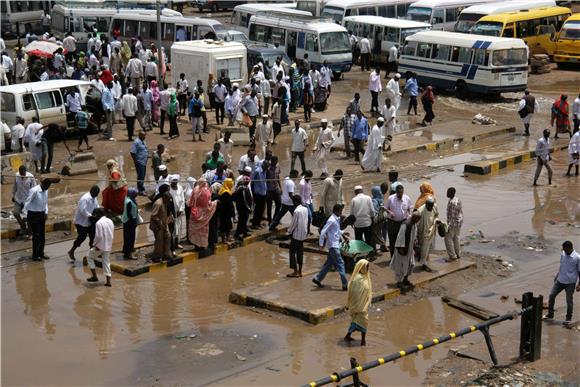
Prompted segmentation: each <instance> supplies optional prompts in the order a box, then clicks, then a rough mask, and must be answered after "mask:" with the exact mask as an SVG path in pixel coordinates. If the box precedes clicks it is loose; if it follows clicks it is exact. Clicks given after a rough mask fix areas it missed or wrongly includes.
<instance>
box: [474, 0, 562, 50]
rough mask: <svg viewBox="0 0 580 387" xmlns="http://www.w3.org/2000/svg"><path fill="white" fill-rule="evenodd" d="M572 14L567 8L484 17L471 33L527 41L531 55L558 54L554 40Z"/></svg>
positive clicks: (548, 8)
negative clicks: (555, 51)
mask: <svg viewBox="0 0 580 387" xmlns="http://www.w3.org/2000/svg"><path fill="white" fill-rule="evenodd" d="M571 14H572V12H571V11H570V9H569V8H566V7H545V8H533V9H528V10H521V11H518V12H506V13H498V14H496V15H489V16H484V17H482V18H481V19H479V21H478V22H477V23H476V24H475V26H474V27H473V29H472V30H471V33H473V34H477V35H490V36H501V37H504V38H519V39H523V40H524V41H525V42H526V44H527V45H528V48H529V51H530V55H534V54H548V55H550V56H552V55H553V54H554V46H555V45H554V42H553V41H552V38H553V37H554V36H555V34H556V32H557V31H559V30H560V28H561V27H562V24H564V21H565V20H566V19H567V18H568V17H569V16H570V15H571Z"/></svg>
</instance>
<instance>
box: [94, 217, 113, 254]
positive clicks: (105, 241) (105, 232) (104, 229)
mask: <svg viewBox="0 0 580 387" xmlns="http://www.w3.org/2000/svg"><path fill="white" fill-rule="evenodd" d="M114 233H115V225H114V224H113V221H112V220H111V219H109V218H107V217H106V216H103V217H102V218H101V219H99V221H98V222H97V223H96V224H95V239H94V243H93V246H95V247H97V248H98V249H99V250H101V251H112V250H113V235H114Z"/></svg>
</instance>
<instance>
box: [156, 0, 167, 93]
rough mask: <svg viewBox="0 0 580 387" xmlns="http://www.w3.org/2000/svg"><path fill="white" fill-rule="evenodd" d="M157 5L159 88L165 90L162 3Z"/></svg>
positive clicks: (157, 1) (159, 2)
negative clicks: (162, 71)
mask: <svg viewBox="0 0 580 387" xmlns="http://www.w3.org/2000/svg"><path fill="white" fill-rule="evenodd" d="M155 3H156V4H157V73H158V74H159V82H157V86H158V87H159V89H160V90H163V77H162V74H161V70H162V69H163V62H162V61H164V60H165V58H164V55H161V52H162V50H161V48H162V47H163V46H162V45H161V1H160V0H156V2H155Z"/></svg>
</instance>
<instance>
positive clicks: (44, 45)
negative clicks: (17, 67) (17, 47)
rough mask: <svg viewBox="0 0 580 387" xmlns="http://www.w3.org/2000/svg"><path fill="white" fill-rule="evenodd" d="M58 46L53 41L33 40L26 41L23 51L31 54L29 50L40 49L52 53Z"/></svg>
mask: <svg viewBox="0 0 580 387" xmlns="http://www.w3.org/2000/svg"><path fill="white" fill-rule="evenodd" d="M59 47H60V46H59V45H58V44H56V43H54V42H49V41H46V40H35V41H34V42H30V43H28V44H27V45H26V47H24V52H26V53H27V54H28V55H32V54H31V52H33V51H40V52H44V53H48V54H50V55H52V53H53V52H55V51H56V50H57V49H58V48H59ZM38 56H46V54H44V55H42V54H41V55H38Z"/></svg>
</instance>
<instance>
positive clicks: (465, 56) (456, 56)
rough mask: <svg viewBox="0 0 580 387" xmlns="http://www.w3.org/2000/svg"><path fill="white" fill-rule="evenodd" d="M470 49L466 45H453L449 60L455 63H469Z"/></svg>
mask: <svg viewBox="0 0 580 387" xmlns="http://www.w3.org/2000/svg"><path fill="white" fill-rule="evenodd" d="M470 53H471V50H470V49H469V48H467V47H453V49H452V51H451V61H452V62H457V63H469V62H470V60H469V54H470Z"/></svg>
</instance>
